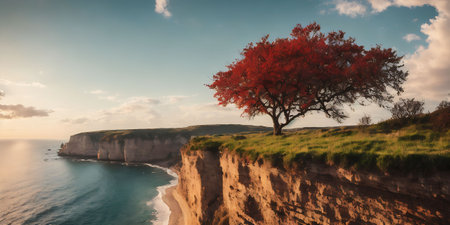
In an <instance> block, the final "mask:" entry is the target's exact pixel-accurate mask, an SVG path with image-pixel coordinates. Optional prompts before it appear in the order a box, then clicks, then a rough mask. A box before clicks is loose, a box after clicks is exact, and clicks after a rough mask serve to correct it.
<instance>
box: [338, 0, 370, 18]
mask: <svg viewBox="0 0 450 225" xmlns="http://www.w3.org/2000/svg"><path fill="white" fill-rule="evenodd" d="M334 4H335V10H337V11H338V13H339V14H340V15H347V16H350V17H352V18H355V17H357V16H362V15H364V14H365V13H366V10H367V9H366V6H365V5H363V4H361V3H360V2H359V1H347V0H337V1H335V2H334Z"/></svg>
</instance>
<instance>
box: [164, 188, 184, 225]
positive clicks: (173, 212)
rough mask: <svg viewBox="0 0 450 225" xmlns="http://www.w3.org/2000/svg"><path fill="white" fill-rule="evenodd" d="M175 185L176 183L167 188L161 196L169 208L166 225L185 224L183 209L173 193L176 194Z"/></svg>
mask: <svg viewBox="0 0 450 225" xmlns="http://www.w3.org/2000/svg"><path fill="white" fill-rule="evenodd" d="M177 186H178V185H175V186H172V187H170V188H167V189H166V192H165V194H164V195H163V197H162V199H163V201H164V203H165V204H166V205H167V206H168V207H169V209H170V216H169V223H168V225H185V224H186V221H185V218H184V213H183V209H182V208H181V205H180V203H179V201H178V200H177V198H176V197H175V195H177V190H176V188H177Z"/></svg>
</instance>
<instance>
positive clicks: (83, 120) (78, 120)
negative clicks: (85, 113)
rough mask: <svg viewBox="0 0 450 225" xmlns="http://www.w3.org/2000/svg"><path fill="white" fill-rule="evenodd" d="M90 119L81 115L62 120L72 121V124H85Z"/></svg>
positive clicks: (64, 121) (65, 121)
mask: <svg viewBox="0 0 450 225" xmlns="http://www.w3.org/2000/svg"><path fill="white" fill-rule="evenodd" d="M88 121H89V118H87V117H80V118H76V119H63V120H61V122H63V123H71V124H84V123H86V122H88Z"/></svg>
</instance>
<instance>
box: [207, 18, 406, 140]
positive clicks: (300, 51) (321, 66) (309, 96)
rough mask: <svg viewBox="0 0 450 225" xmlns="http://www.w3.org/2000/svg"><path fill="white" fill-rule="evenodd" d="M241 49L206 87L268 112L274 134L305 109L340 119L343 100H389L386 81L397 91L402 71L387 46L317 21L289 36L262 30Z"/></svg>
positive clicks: (228, 100) (248, 110)
mask: <svg viewBox="0 0 450 225" xmlns="http://www.w3.org/2000/svg"><path fill="white" fill-rule="evenodd" d="M241 55H242V58H241V59H238V60H236V61H235V62H234V63H232V64H231V65H228V66H227V68H228V70H227V71H225V72H218V73H217V74H215V75H214V77H213V80H214V81H213V83H212V84H210V85H208V87H209V88H211V89H214V90H215V91H216V93H215V95H214V96H215V97H216V98H217V99H218V100H219V104H221V105H224V106H226V105H227V104H235V105H236V106H237V107H238V108H241V109H243V110H244V111H243V115H248V116H250V117H253V116H255V115H258V114H268V115H270V116H271V117H272V120H273V122H274V133H275V134H280V133H281V129H282V128H283V127H284V126H286V125H287V124H289V123H290V122H291V121H293V120H294V119H295V118H297V117H299V116H303V115H305V114H306V113H307V112H310V111H323V112H325V113H326V115H327V116H330V117H332V118H334V119H336V120H338V121H341V120H342V119H344V118H346V115H345V114H344V112H343V111H342V105H343V104H347V103H348V104H351V103H354V102H355V101H356V100H358V99H359V98H361V97H362V98H365V99H368V100H371V101H374V102H377V103H379V104H380V105H381V104H382V103H383V102H385V101H391V99H392V95H391V94H390V93H389V92H388V90H387V89H388V87H390V88H392V89H394V90H395V91H397V93H400V92H402V91H403V90H402V88H401V86H400V85H401V84H402V83H403V82H404V81H405V78H406V76H407V73H406V72H404V71H402V70H401V67H402V66H403V65H400V60H401V58H402V57H397V56H396V53H395V51H393V50H392V49H382V48H381V47H380V46H377V47H375V48H372V49H370V50H365V49H364V47H363V46H360V45H357V44H356V43H355V40H354V39H353V38H347V39H346V38H344V32H342V31H339V32H330V33H328V34H326V35H325V34H323V33H321V32H320V26H319V25H318V24H316V23H312V24H310V25H308V26H306V27H302V26H301V25H297V26H296V27H295V28H294V29H293V30H292V33H291V37H290V38H282V39H276V40H275V41H269V36H268V35H267V36H265V37H263V38H262V39H261V40H260V41H259V42H257V43H255V44H253V43H250V44H249V45H248V46H247V47H246V48H245V49H244V50H243V51H242V53H241ZM282 118H283V119H282Z"/></svg>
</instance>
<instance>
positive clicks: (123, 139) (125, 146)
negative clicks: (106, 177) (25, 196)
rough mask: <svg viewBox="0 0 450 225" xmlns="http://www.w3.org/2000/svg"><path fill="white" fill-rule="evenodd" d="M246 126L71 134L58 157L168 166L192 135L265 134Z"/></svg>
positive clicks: (258, 128)
mask: <svg viewBox="0 0 450 225" xmlns="http://www.w3.org/2000/svg"><path fill="white" fill-rule="evenodd" d="M268 130H270V128H267V127H262V126H246V125H233V124H224V125H199V126H190V127H185V128H166V129H135V130H107V131H95V132H85V133H79V134H76V135H73V136H71V137H70V140H69V142H67V143H66V144H64V145H63V146H62V148H61V149H60V150H59V152H58V154H59V155H61V156H74V157H82V158H94V159H98V160H108V161H123V162H131V163H138V162H149V163H156V164H159V165H163V166H170V165H173V164H174V163H176V162H178V161H179V160H180V148H181V147H182V146H183V145H184V144H186V143H187V142H188V141H189V139H190V138H191V137H192V136H198V135H220V134H231V133H239V132H257V131H268Z"/></svg>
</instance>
